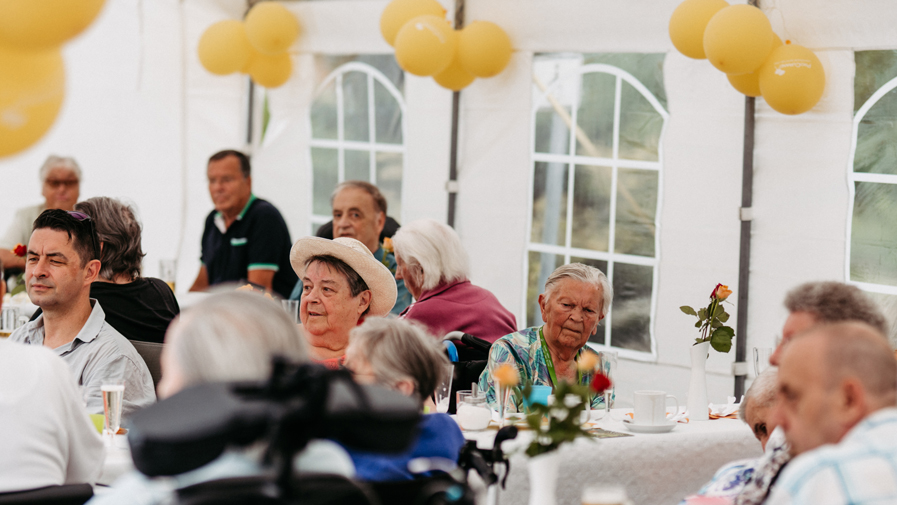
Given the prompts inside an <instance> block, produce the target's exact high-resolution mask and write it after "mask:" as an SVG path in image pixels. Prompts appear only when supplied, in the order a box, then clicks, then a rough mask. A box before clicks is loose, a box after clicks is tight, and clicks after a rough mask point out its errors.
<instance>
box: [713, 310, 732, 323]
mask: <svg viewBox="0 0 897 505" xmlns="http://www.w3.org/2000/svg"><path fill="white" fill-rule="evenodd" d="M716 318H717V319H719V320H720V321H722V322H724V323H725V322H726V321H728V320H729V313H728V312H726V311H725V310H724V311H723V313H722V314H720V315H719V316H717V317H716Z"/></svg>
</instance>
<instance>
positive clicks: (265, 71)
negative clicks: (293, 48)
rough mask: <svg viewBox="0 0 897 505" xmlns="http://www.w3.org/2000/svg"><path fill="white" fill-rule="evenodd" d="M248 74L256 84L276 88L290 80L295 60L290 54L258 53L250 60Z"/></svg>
mask: <svg viewBox="0 0 897 505" xmlns="http://www.w3.org/2000/svg"><path fill="white" fill-rule="evenodd" d="M247 73H248V74H249V77H251V78H252V80H253V82H255V83H256V84H258V85H260V86H264V87H266V88H276V87H279V86H281V85H283V83H285V82H287V81H288V80H289V79H290V74H292V73H293V60H292V59H291V58H290V53H280V54H264V53H260V52H257V51H256V52H254V53H253V54H252V58H251V59H250V60H249V66H248V67H247Z"/></svg>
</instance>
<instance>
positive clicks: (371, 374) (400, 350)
mask: <svg viewBox="0 0 897 505" xmlns="http://www.w3.org/2000/svg"><path fill="white" fill-rule="evenodd" d="M448 364H449V362H448V359H447V358H446V357H445V355H444V354H443V353H442V350H441V349H440V347H439V346H438V345H437V343H436V342H435V341H434V339H433V337H432V336H430V335H427V333H426V331H424V329H423V328H422V327H421V326H418V325H417V324H415V323H412V322H409V321H403V320H397V319H382V318H377V319H370V320H368V321H366V322H365V323H364V324H362V325H361V326H359V327H358V328H355V329H354V330H352V332H351V337H350V341H349V348H348V350H347V351H346V368H348V369H349V370H350V371H352V373H353V374H354V375H355V380H356V381H357V382H359V383H361V384H379V385H381V386H383V387H387V388H390V389H394V390H396V391H399V392H401V393H402V394H404V395H406V396H411V397H414V398H415V399H416V400H418V401H419V402H420V404H421V406H423V404H424V403H425V402H426V401H427V400H428V399H429V398H430V396H432V394H433V391H434V390H435V389H436V386H437V385H438V381H439V375H440V374H439V372H440V370H443V369H444V368H445V366H446V365H448ZM419 427H420V435H419V437H418V440H417V442H416V443H415V444H414V446H413V447H412V448H411V449H409V450H408V451H406V452H405V453H403V454H389V455H386V454H380V453H367V452H360V451H354V450H350V451H349V454H350V455H351V456H352V461H353V462H354V463H355V471H356V475H357V477H358V478H359V479H361V480H365V481H377V482H382V481H395V480H408V479H412V478H414V476H413V475H412V474H411V473H410V472H409V471H408V462H409V461H411V460H412V459H414V458H437V457H438V458H446V459H450V460H452V461H458V454H459V452H460V450H461V447H462V446H463V445H464V436H463V435H461V430H460V429H459V428H458V424H457V423H456V422H455V421H454V420H452V419H451V418H450V417H449V416H447V415H446V414H426V415H424V416H423V417H422V418H421V422H420V426H419Z"/></svg>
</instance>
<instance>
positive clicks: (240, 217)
mask: <svg viewBox="0 0 897 505" xmlns="http://www.w3.org/2000/svg"><path fill="white" fill-rule="evenodd" d="M255 200H256V198H255V195H253V194H252V193H250V194H249V201H248V202H246V206H245V207H243V210H241V211H240V215H239V216H237V219H243V216H245V215H246V211H247V210H249V206H250V205H252V202H254V201H255Z"/></svg>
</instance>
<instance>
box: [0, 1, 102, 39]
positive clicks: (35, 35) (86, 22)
mask: <svg viewBox="0 0 897 505" xmlns="http://www.w3.org/2000/svg"><path fill="white" fill-rule="evenodd" d="M104 3H106V0H0V42H2V43H4V44H6V45H7V46H10V47H14V48H20V49H49V48H52V47H57V46H59V45H60V44H62V43H63V42H65V41H67V40H69V39H71V38H73V37H75V36H76V35H78V34H79V33H81V32H82V31H84V29H85V28H87V27H88V26H90V24H91V23H93V20H94V19H95V18H96V17H97V14H99V13H100V10H101V9H102V8H103V4H104Z"/></svg>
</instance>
